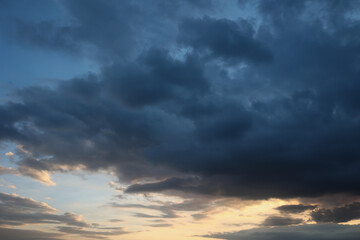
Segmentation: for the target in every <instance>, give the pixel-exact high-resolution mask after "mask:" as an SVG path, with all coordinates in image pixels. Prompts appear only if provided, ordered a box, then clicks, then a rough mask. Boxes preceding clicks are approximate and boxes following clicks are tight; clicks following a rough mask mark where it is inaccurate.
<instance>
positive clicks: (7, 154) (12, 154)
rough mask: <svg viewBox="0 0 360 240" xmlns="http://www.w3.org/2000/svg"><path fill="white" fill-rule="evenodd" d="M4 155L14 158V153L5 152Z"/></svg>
mask: <svg viewBox="0 0 360 240" xmlns="http://www.w3.org/2000/svg"><path fill="white" fill-rule="evenodd" d="M5 155H6V156H8V157H12V156H14V153H12V152H7V153H5Z"/></svg>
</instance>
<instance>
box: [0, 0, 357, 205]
mask: <svg viewBox="0 0 360 240" xmlns="http://www.w3.org/2000/svg"><path fill="white" fill-rule="evenodd" d="M82 3H83V2H81V1H69V2H67V1H63V2H61V4H62V6H63V7H64V9H65V10H66V11H67V13H68V14H69V15H70V17H71V19H73V20H74V21H75V22H76V24H75V23H74V24H72V23H71V24H70V30H69V29H66V31H65V30H64V29H63V28H62V27H67V26H68V25H69V24H68V25H66V24H62V25H61V24H60V25H59V26H60V27H59V28H53V26H52V25H46V24H45V25H44V26H45V27H44V28H45V30H46V31H42V30H41V25H36V26H33V27H34V31H33V32H32V31H30V30H29V31H27V34H25V35H26V36H25V35H24V36H22V37H21V39H23V40H24V41H25V40H26V39H33V38H31V37H29V36H28V35H30V34H35V35H34V36H39V38H40V37H42V38H43V39H44V40H41V41H48V42H49V43H47V45H48V46H50V42H52V43H51V44H53V43H56V41H55V39H58V38H59V37H64V38H66V41H68V40H69V41H70V42H71V41H74V42H76V44H79V45H81V48H82V47H87V46H88V44H89V45H93V46H95V48H96V51H95V52H96V53H94V54H96V55H97V56H101V57H100V58H99V59H107V60H108V61H105V62H106V64H104V65H102V68H101V72H100V73H99V74H98V75H96V76H92V75H90V76H82V77H81V76H80V77H77V78H74V79H71V80H68V81H64V82H61V83H59V84H58V86H57V87H55V88H46V87H40V86H34V87H29V88H24V89H21V90H19V91H17V97H16V98H14V99H13V101H11V102H5V103H3V104H2V105H1V106H0V138H1V140H3V141H8V140H10V141H13V142H14V143H15V144H17V145H23V149H22V150H19V151H18V152H17V153H16V154H17V155H18V156H19V157H20V158H21V159H22V160H21V161H19V162H18V164H19V170H21V172H22V173H23V174H24V175H27V176H30V177H33V178H37V179H38V180H39V179H41V178H40V177H44V175H41V174H45V176H46V174H48V173H51V172H56V171H70V170H71V169H76V168H77V167H85V168H86V169H87V170H99V169H111V171H115V172H116V174H117V175H118V177H119V179H120V180H121V181H124V182H125V183H129V184H130V183H131V184H132V185H130V186H129V187H128V188H127V190H126V192H127V193H135V192H136V193H139V192H165V191H167V193H169V191H168V190H172V191H174V190H178V191H183V192H190V193H200V194H207V195H221V196H224V195H225V196H236V197H243V198H248V199H266V198H270V197H278V198H289V197H316V196H321V195H325V194H335V193H348V194H355V195H358V194H359V185H360V177H359V174H358V171H357V169H358V168H359V166H360V162H359V157H360V152H359V149H360V135H359V134H358V132H359V129H360V121H359V111H360V105H359V103H360V99H359V94H358V92H359V91H360V84H359V81H358V79H359V76H360V71H359V68H358V64H359V54H358V53H359V50H360V44H359V41H358V37H357V35H356V33H357V31H358V30H359V28H360V24H359V20H357V19H356V14H354V12H355V13H356V12H358V10H359V7H358V6H356V2H351V4H340V3H339V4H340V6H341V7H339V8H338V5H337V4H335V3H334V2H329V1H315V2H314V1H306V2H304V3H302V2H295V1H294V2H291V3H289V2H288V1H280V2H278V3H277V4H273V5H268V4H267V3H266V2H265V1H260V2H259V3H258V4H257V7H256V13H254V14H255V15H254V16H253V20H251V19H243V20H234V19H227V18H226V13H225V15H224V16H221V17H219V14H220V12H221V11H220V10H219V11H220V12H216V14H215V12H214V14H213V16H212V15H211V11H215V10H214V9H216V7H215V6H214V5H212V7H206V6H203V5H199V7H197V8H193V7H189V6H192V5H191V3H185V2H179V3H178V4H179V6H181V7H180V8H179V9H177V10H176V12H175V13H174V14H172V15H171V16H169V15H168V13H169V12H165V9H169V5H166V3H165V2H162V3H160V2H157V3H159V4H150V3H149V2H147V1H146V3H145V1H144V4H140V3H139V2H138V3H135V2H127V1H126V2H118V1H106V3H103V2H102V1H91V2H90V3H89V4H82ZM212 4H215V5H216V4H220V3H216V1H213V2H212ZM248 4H252V2H248ZM236 6H237V5H236ZM190 8H191V11H187V10H189V9H190ZM210 9H212V10H210ZM166 11H168V10H166ZM313 11H319V13H321V14H313ZM206 15H208V16H206ZM220 15H221V14H220ZM36 24H40V23H38V21H37V22H36ZM61 29H63V30H64V31H65V32H66V33H65V32H64V34H58V33H57V31H62V30H61ZM45 32H46V33H45ZM46 34H50V35H49V36H48V35H46ZM67 34H68V36H69V37H67ZM34 39H38V38H37V37H36V38H34ZM26 41H27V40H26ZM60 43H61V44H62V41H60ZM60 43H59V45H58V46H62V45H61V44H60ZM45 45H46V44H45ZM55 45H56V44H55ZM55 45H52V46H53V47H54V48H55ZM56 48H57V47H56ZM101 62H102V61H101ZM102 63H104V62H102ZM260 63H261V64H260ZM64 166H65V167H64ZM144 179H150V180H151V181H150V182H146V181H139V180H144ZM164 179H165V180H164ZM42 180H43V182H48V183H51V182H49V181H48V180H49V179H46V178H43V179H42Z"/></svg>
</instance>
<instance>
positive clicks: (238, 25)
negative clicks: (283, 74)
mask: <svg viewBox="0 0 360 240" xmlns="http://www.w3.org/2000/svg"><path fill="white" fill-rule="evenodd" d="M179 29H180V33H179V39H178V41H179V42H180V43H182V44H184V45H186V46H191V47H192V48H194V49H195V50H196V51H205V52H206V50H207V51H210V53H211V55H213V57H220V58H222V59H224V60H229V61H240V60H245V61H252V62H266V61H270V60H271V58H272V54H271V52H270V51H269V50H268V49H267V48H266V47H264V44H263V43H261V42H259V41H258V40H257V39H255V38H254V35H255V31H254V29H253V26H252V25H251V24H250V23H249V22H247V21H246V20H241V21H238V22H234V21H231V20H228V19H212V18H210V17H204V18H202V19H187V20H185V21H183V22H181V23H180V25H179Z"/></svg>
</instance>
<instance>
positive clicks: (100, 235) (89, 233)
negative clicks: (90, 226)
mask: <svg viewBox="0 0 360 240" xmlns="http://www.w3.org/2000/svg"><path fill="white" fill-rule="evenodd" d="M57 229H58V230H59V231H60V232H63V233H67V234H75V235H81V236H84V237H87V238H96V239H107V236H117V235H123V234H126V233H128V232H127V231H125V230H124V229H123V228H116V229H115V230H113V231H95V230H85V229H82V228H78V227H57Z"/></svg>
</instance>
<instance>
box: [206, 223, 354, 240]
mask: <svg viewBox="0 0 360 240" xmlns="http://www.w3.org/2000/svg"><path fill="white" fill-rule="evenodd" d="M359 232H360V228H359V226H358V225H352V226H350V225H337V224H324V225H301V226H294V227H275V228H254V229H250V230H243V231H240V232H233V233H217V234H210V235H206V236H204V237H209V238H218V239H226V240H238V239H244V240H286V239H293V240H324V239H326V240H338V239H344V240H356V239H358V238H359V237H358V236H359Z"/></svg>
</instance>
